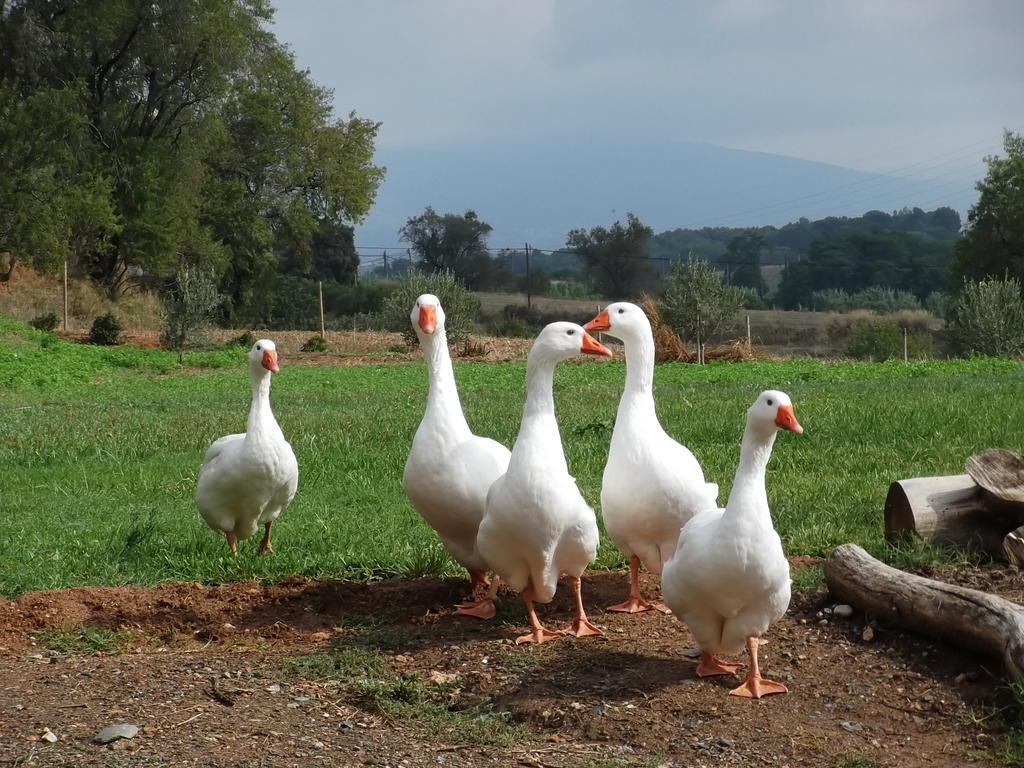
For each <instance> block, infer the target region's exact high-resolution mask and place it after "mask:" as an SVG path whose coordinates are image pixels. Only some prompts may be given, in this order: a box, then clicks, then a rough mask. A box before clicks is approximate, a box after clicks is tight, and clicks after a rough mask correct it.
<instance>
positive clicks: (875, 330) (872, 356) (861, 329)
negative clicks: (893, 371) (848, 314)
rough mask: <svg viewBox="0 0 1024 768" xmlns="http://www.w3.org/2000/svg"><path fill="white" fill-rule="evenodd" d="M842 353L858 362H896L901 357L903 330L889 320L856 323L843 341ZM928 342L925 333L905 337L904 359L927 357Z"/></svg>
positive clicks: (928, 337) (930, 351)
mask: <svg viewBox="0 0 1024 768" xmlns="http://www.w3.org/2000/svg"><path fill="white" fill-rule="evenodd" d="M846 354H847V355H849V356H850V357H853V358H856V359H858V360H874V361H875V362H883V361H885V360H900V359H902V358H903V328H901V327H900V326H899V325H898V324H896V323H894V322H891V321H882V322H878V323H865V322H860V323H857V324H855V325H854V326H853V328H852V329H851V330H850V335H849V336H848V337H847V340H846ZM931 354H932V339H931V336H929V335H927V334H920V333H911V334H909V335H908V336H907V357H908V358H909V359H911V360H921V359H925V358H929V357H931Z"/></svg>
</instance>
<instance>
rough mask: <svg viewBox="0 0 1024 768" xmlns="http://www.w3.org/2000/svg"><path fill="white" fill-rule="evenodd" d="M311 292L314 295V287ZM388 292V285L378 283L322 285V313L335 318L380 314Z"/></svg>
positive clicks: (389, 288) (389, 289)
mask: <svg viewBox="0 0 1024 768" xmlns="http://www.w3.org/2000/svg"><path fill="white" fill-rule="evenodd" d="M313 290H314V295H316V289H315V287H314V289H313ZM390 291H391V287H390V285H384V284H381V283H379V282H372V283H368V284H367V283H360V284H359V285H342V284H341V283H324V312H325V313H327V314H330V315H334V316H336V317H343V316H347V315H360V314H365V313H368V312H380V311H381V309H382V308H383V306H384V300H385V299H386V298H387V296H388V293H390Z"/></svg>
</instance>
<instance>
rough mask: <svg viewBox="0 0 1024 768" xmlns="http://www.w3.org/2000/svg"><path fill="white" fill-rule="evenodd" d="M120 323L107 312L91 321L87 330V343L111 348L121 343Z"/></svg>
mask: <svg viewBox="0 0 1024 768" xmlns="http://www.w3.org/2000/svg"><path fill="white" fill-rule="evenodd" d="M122 330H123V329H122V328H121V321H120V320H118V319H117V317H115V316H114V315H113V314H111V313H110V312H108V313H107V314H105V315H100V316H99V317H97V318H96V319H95V320H93V321H92V328H90V329H89V341H90V342H91V343H93V344H101V345H103V346H107V347H112V346H114V345H115V344H120V343H121V331H122Z"/></svg>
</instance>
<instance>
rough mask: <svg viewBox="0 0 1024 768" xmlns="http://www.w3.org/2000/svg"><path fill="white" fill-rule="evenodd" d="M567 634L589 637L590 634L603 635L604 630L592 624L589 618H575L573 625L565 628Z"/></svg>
mask: <svg viewBox="0 0 1024 768" xmlns="http://www.w3.org/2000/svg"><path fill="white" fill-rule="evenodd" d="M565 634H567V635H572V636H573V637H587V636H588V635H603V634H604V632H602V631H601V630H600V629H599V628H597V627H595V626H594V625H593V624H591V623H590V621H589V620H588V619H586V618H583V619H580V618H576V619H574V620H573V622H572V626H571V627H570V628H569V629H567V630H565Z"/></svg>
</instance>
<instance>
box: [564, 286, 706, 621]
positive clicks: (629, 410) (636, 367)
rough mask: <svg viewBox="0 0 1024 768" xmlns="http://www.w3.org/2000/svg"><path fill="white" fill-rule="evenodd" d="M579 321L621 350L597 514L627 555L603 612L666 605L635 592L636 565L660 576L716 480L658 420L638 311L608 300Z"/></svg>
mask: <svg viewBox="0 0 1024 768" xmlns="http://www.w3.org/2000/svg"><path fill="white" fill-rule="evenodd" d="M584 327H585V328H586V329H587V330H588V331H602V332H604V333H607V334H609V335H611V336H614V337H615V338H617V339H620V340H621V341H622V342H623V344H624V346H625V350H626V386H625V389H624V390H623V392H622V398H621V399H620V400H619V410H618V414H617V415H616V418H615V429H614V431H613V432H612V441H611V446H610V447H609V449H608V463H607V464H605V468H604V478H603V481H602V484H601V514H602V516H603V517H604V525H605V529H606V530H607V531H608V535H609V536H611V537H612V540H613V541H614V542H615V545H616V546H617V547H618V548H619V549H620V550H622V552H623V553H624V554H625V555H626V556H628V557H629V569H630V580H629V596H628V598H627V599H626V600H625V601H624V602H622V603H618V604H617V605H613V606H611V607H609V609H608V610H610V611H625V612H627V613H637V612H640V611H648V610H650V609H652V608H656V609H658V610H666V609H665V607H664V606H663V605H660V604H656V603H651V602H648V601H647V600H645V599H644V598H643V595H641V593H640V581H639V571H640V563H641V561H642V562H643V564H644V565H646V566H647V568H648V570H650V571H651V572H652V573H655V574H657V575H659V576H660V575H661V569H662V565H663V564H664V563H665V561H667V560H668V558H670V557H671V556H672V554H673V553H674V552H675V550H676V542H677V540H678V538H679V529H680V528H682V527H683V525H685V524H686V521H687V520H689V519H690V518H691V517H692V516H693V515H694V514H696V513H697V512H700V511H701V510H704V509H717V507H718V486H717V485H716V484H714V483H708V482H705V480H704V472H703V471H702V470H701V468H700V464H699V463H698V462H697V459H696V458H694V456H693V454H692V453H690V451H689V450H688V449H687V448H685V447H684V446H682V445H680V444H679V443H677V442H676V441H675V440H673V439H672V438H671V437H670V436H669V435H668V434H667V433H666V432H665V430H664V429H662V427H661V423H660V422H659V421H658V415H657V413H656V412H655V409H654V392H653V386H654V335H653V334H652V333H651V323H650V321H649V320H648V319H647V315H646V313H645V312H644V311H643V310H642V309H641V308H640V307H638V306H637V305H636V304H630V303H628V302H616V303H615V304H610V305H608V307H607V308H606V309H605V310H604V311H603V312H601V314H599V315H598V316H597V317H595V318H594V319H593V320H591V321H590V322H589V323H587V324H586V326H584Z"/></svg>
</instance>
